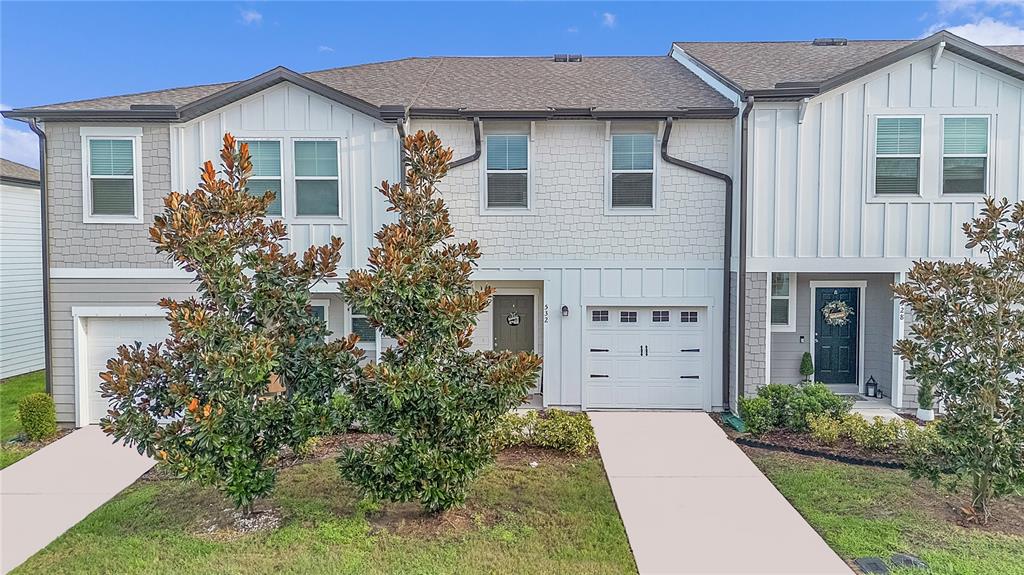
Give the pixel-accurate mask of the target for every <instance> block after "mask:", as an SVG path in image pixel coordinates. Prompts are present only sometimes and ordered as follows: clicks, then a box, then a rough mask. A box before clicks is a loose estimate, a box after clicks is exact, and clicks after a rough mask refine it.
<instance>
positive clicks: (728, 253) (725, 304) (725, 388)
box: [661, 116, 742, 406]
mask: <svg viewBox="0 0 1024 575" xmlns="http://www.w3.org/2000/svg"><path fill="white" fill-rule="evenodd" d="M672 122H673V118H672V116H668V117H666V118H665V132H664V134H662V136H661V159H662V160H663V161H665V162H667V163H669V164H672V165H674V166H679V167H680V168H685V169H687V170H690V171H693V172H697V173H698V174H704V175H705V176H710V177H712V178H715V179H717V180H721V181H722V182H723V183H724V184H725V246H724V249H723V251H724V255H723V256H722V402H723V405H726V406H728V405H729V391H730V389H729V388H730V386H729V366H730V365H731V362H730V357H731V354H730V353H729V348H730V344H731V338H730V337H729V326H730V321H729V318H730V317H731V312H732V297H731V295H732V273H731V270H730V267H731V266H730V264H731V263H732V211H733V206H732V203H733V202H732V178H731V177H729V176H728V174H724V173H722V172H719V171H716V170H712V169H711V168H707V167H704V166H701V165H698V164H694V163H692V162H687V161H686V160H683V159H680V158H676V157H673V156H671V155H669V153H668V141H669V138H670V137H671V135H672ZM738 323H742V322H738Z"/></svg>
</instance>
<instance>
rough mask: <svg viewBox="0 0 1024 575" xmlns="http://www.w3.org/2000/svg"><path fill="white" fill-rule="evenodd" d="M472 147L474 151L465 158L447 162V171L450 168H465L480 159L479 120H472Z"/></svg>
mask: <svg viewBox="0 0 1024 575" xmlns="http://www.w3.org/2000/svg"><path fill="white" fill-rule="evenodd" d="M473 145H474V147H475V149H474V150H473V153H472V154H470V155H468V156H466V157H465V158H459V159H458V160H452V161H451V162H448V169H449V170H450V169H452V168H458V167H459V166H465V165H466V164H469V163H472V162H475V161H477V160H478V159H480V118H473Z"/></svg>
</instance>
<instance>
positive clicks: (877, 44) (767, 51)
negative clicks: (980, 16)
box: [674, 31, 1024, 97]
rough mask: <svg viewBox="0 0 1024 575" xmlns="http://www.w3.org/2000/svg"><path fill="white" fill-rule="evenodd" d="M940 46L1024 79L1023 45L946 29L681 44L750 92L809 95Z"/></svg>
mask: <svg viewBox="0 0 1024 575" xmlns="http://www.w3.org/2000/svg"><path fill="white" fill-rule="evenodd" d="M940 43H941V44H942V45H943V47H944V49H945V50H949V51H950V52H951V53H956V54H958V55H961V56H963V57H965V58H968V59H971V60H973V61H975V62H978V63H980V64H983V65H985V66H988V67H990V68H993V69H995V70H997V71H999V72H1002V73H1004V74H1007V75H1010V76H1013V77H1016V78H1019V79H1024V60H1022V59H1021V58H1024V46H1000V47H994V48H988V47H985V46H980V45H978V44H975V43H973V42H970V41H968V40H965V39H963V38H961V37H959V36H957V35H955V34H952V33H950V32H947V31H940V32H937V33H935V34H932V35H931V36H928V37H927V38H923V39H921V40H917V41H910V40H853V41H849V42H848V43H847V44H845V45H839V46H836V45H823V46H818V45H814V44H813V43H812V42H677V43H675V44H674V46H675V47H677V48H678V49H681V50H682V51H683V52H685V53H686V54H687V55H688V56H689V57H690V58H691V59H693V60H694V61H695V62H696V63H697V64H699V65H701V66H703V67H706V68H707V69H709V70H710V71H711V72H713V73H715V74H717V75H718V76H719V77H721V78H722V79H723V81H725V82H727V83H729V84H730V85H731V87H733V88H735V89H737V91H740V92H742V93H744V94H746V95H754V96H762V97H807V96H813V95H815V94H818V93H821V92H824V91H827V90H830V89H832V88H835V87H836V86H839V85H841V84H845V83H847V82H850V81H852V80H854V79H856V78H859V77H862V76H865V75H867V74H870V73H872V72H874V71H877V70H880V69H882V68H884V67H885V66H888V65H890V64H893V63H895V62H898V61H900V60H903V59H905V58H908V57H910V56H912V55H914V54H917V53H919V52H921V51H923V50H929V49H934V48H935V47H936V46H938V45H939V44H940Z"/></svg>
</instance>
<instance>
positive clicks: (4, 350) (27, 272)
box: [0, 183, 44, 379]
mask: <svg viewBox="0 0 1024 575" xmlns="http://www.w3.org/2000/svg"><path fill="white" fill-rule="evenodd" d="M40 227H41V226H40V219H39V188H38V187H28V186H23V185H14V184H8V183H2V184H0V379H5V378H8V377H12V376H15V375H21V374H23V373H28V372H30V371H36V370H39V369H43V367H44V356H43V264H42V239H41V238H42V235H41V232H40Z"/></svg>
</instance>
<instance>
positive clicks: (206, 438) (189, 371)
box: [100, 134, 361, 511]
mask: <svg viewBox="0 0 1024 575" xmlns="http://www.w3.org/2000/svg"><path fill="white" fill-rule="evenodd" d="M221 161H222V163H223V164H222V168H223V169H222V174H221V176H218V173H217V172H216V171H215V170H214V168H213V164H212V163H211V162H206V164H205V165H204V166H203V170H202V181H201V183H200V184H199V187H198V188H197V189H196V190H195V191H193V192H191V193H187V194H180V193H177V192H172V193H171V194H170V195H168V196H167V197H166V198H165V199H164V210H163V213H162V214H161V215H158V216H156V218H155V222H154V225H153V227H152V228H150V237H151V239H152V241H153V242H154V243H155V244H156V249H157V252H159V253H165V254H167V257H168V259H169V260H171V261H172V262H174V263H175V264H177V265H178V266H180V267H181V268H182V269H184V270H186V271H188V272H190V273H193V274H195V281H194V283H195V285H196V289H197V291H198V294H197V295H196V296H195V297H192V298H189V299H187V300H184V301H175V300H171V299H164V300H162V301H161V302H160V306H161V307H162V308H164V309H165V310H166V311H167V321H168V322H169V325H170V330H171V335H170V337H169V338H168V339H167V340H166V341H165V342H164V343H162V344H156V345H151V346H149V347H143V346H142V345H140V344H139V343H136V344H134V345H129V346H122V347H121V348H119V349H118V354H117V357H115V358H113V359H111V360H110V361H108V362H107V370H108V371H106V372H105V373H103V374H101V376H100V377H101V378H102V380H103V381H102V384H101V389H102V391H103V395H104V397H107V398H109V401H110V410H109V412H108V416H107V417H105V418H104V419H103V421H102V423H103V427H104V429H105V431H106V432H107V433H109V434H111V435H113V436H114V437H115V438H117V439H119V440H122V441H123V442H124V443H126V444H129V445H135V446H136V447H137V448H138V450H139V452H140V453H146V454H148V455H150V456H153V457H156V458H158V459H159V460H161V461H163V462H164V463H165V464H166V465H167V466H168V467H169V468H171V469H172V470H174V471H175V472H177V473H178V474H179V475H180V476H181V477H183V478H187V479H193V480H198V481H200V482H202V483H205V484H212V485H215V486H217V487H218V488H220V489H221V490H222V491H224V492H225V493H226V495H227V496H228V497H229V498H230V499H231V500H232V501H233V502H234V504H235V505H236V506H237V507H240V508H243V509H245V510H246V511H249V510H251V504H252V502H253V501H254V500H255V499H256V498H258V497H261V496H263V495H266V494H267V493H268V492H269V491H270V489H271V488H272V487H273V485H274V479H275V471H274V468H273V466H272V465H271V463H272V460H273V458H275V457H276V456H277V454H278V453H279V452H280V450H281V448H282V447H283V446H292V447H297V446H299V445H301V444H302V443H304V442H305V441H306V440H307V439H308V438H309V437H311V436H313V435H315V434H319V433H322V432H325V431H328V430H329V429H331V428H336V427H337V426H338V424H339V422H337V421H334V418H335V417H337V412H336V411H335V410H333V406H332V400H333V399H334V394H335V393H336V390H338V389H339V387H340V386H343V385H344V384H346V383H347V382H348V381H349V380H350V379H352V377H353V376H354V375H355V374H356V373H357V370H358V368H357V361H358V355H359V353H361V352H359V350H357V349H355V348H354V345H355V341H356V338H355V337H354V336H350V337H349V338H347V339H342V340H334V341H330V342H327V341H325V337H326V336H327V335H328V330H327V326H326V325H325V324H324V322H323V321H322V320H320V319H318V318H317V317H316V316H314V314H312V313H311V309H310V306H309V290H310V288H311V287H313V286H314V285H316V284H317V283H319V282H321V281H322V280H324V278H328V277H332V276H334V275H335V269H336V267H337V265H338V262H339V261H340V259H341V241H340V240H339V239H337V238H332V240H331V243H330V244H328V245H325V246H321V247H315V246H314V247H311V248H310V249H309V250H308V251H306V252H305V254H304V255H303V256H302V258H301V259H299V258H298V257H297V256H296V255H295V254H293V253H289V252H288V251H287V250H286V249H285V248H284V247H282V241H284V240H285V238H286V229H285V226H284V224H283V223H281V222H280V221H272V222H271V221H267V220H265V219H264V216H266V213H267V207H268V206H269V205H270V203H271V202H272V201H273V193H271V192H267V193H266V194H264V195H261V196H254V195H250V194H249V193H248V191H247V180H248V177H249V174H250V172H251V170H252V164H251V162H250V158H249V151H248V146H246V144H242V145H241V148H240V149H236V146H235V140H234V138H233V137H231V135H230V134H227V135H225V136H224V147H223V149H222V150H221Z"/></svg>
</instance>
